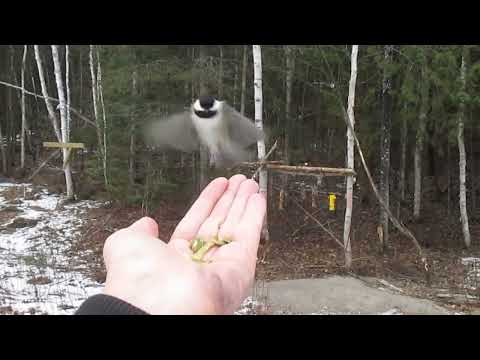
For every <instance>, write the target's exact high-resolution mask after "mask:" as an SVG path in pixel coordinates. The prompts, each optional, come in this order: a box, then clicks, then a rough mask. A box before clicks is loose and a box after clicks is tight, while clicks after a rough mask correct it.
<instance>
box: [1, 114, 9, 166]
mask: <svg viewBox="0 0 480 360" xmlns="http://www.w3.org/2000/svg"><path fill="white" fill-rule="evenodd" d="M0 151H1V153H2V154H1V155H2V173H3V174H4V175H6V174H7V170H8V169H7V152H6V150H5V139H4V138H3V132H2V124H1V122H0Z"/></svg>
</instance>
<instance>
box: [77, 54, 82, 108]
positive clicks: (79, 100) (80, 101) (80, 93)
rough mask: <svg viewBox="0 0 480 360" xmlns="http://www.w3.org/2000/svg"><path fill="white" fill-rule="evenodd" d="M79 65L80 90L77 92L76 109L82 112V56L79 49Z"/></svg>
mask: <svg viewBox="0 0 480 360" xmlns="http://www.w3.org/2000/svg"><path fill="white" fill-rule="evenodd" d="M79 53H80V54H79V60H78V62H79V67H80V91H79V92H78V94H79V96H78V107H79V109H78V111H79V112H80V113H82V111H83V58H82V54H83V53H82V51H79Z"/></svg>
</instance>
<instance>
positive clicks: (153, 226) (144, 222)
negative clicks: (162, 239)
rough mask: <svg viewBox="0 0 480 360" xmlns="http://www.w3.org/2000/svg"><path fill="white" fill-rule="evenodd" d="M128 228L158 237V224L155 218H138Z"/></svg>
mask: <svg viewBox="0 0 480 360" xmlns="http://www.w3.org/2000/svg"><path fill="white" fill-rule="evenodd" d="M128 229H130V230H132V231H135V232H136V233H139V234H141V235H146V236H153V237H158V224H157V222H156V221H155V220H153V219H152V218H149V217H143V218H141V219H140V220H137V221H136V222H134V223H133V224H132V225H130V226H129V227H128Z"/></svg>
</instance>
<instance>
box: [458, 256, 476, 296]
mask: <svg viewBox="0 0 480 360" xmlns="http://www.w3.org/2000/svg"><path fill="white" fill-rule="evenodd" d="M462 264H463V266H465V268H466V277H465V284H464V286H465V288H466V289H468V290H477V289H479V288H480V258H475V257H466V258H462Z"/></svg>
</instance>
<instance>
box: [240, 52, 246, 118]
mask: <svg viewBox="0 0 480 360" xmlns="http://www.w3.org/2000/svg"><path fill="white" fill-rule="evenodd" d="M247 51H248V47H247V45H244V46H243V62H242V92H241V94H240V113H241V114H242V115H245V99H246V98H247V64H248V60H247Z"/></svg>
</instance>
